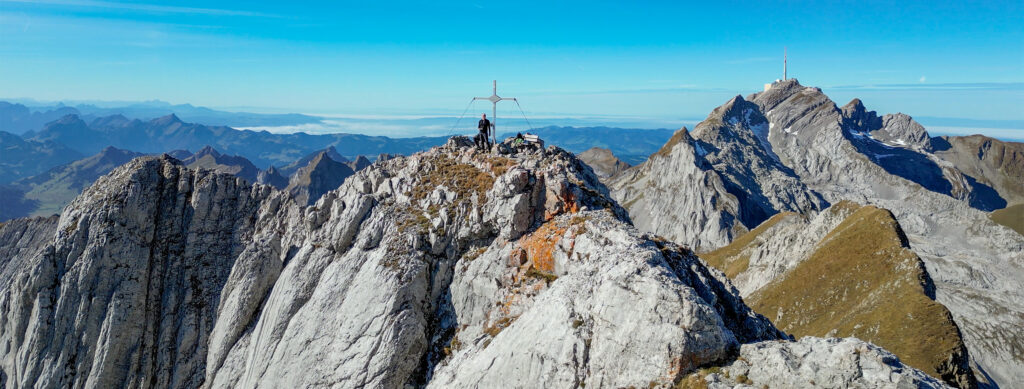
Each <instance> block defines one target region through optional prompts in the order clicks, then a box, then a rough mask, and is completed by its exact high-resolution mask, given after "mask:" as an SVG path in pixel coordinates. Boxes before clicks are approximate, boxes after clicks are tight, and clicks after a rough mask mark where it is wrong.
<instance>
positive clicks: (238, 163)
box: [168, 115, 260, 182]
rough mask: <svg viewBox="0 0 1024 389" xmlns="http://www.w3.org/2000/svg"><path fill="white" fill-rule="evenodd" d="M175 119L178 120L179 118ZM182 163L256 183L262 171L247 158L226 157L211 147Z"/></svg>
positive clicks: (204, 148) (203, 149)
mask: <svg viewBox="0 0 1024 389" xmlns="http://www.w3.org/2000/svg"><path fill="white" fill-rule="evenodd" d="M172 116H173V115H172ZM174 119H177V117H175V118H174ZM168 120H169V119H168ZM179 122H180V121H179ZM181 162H182V163H184V164H185V165H187V166H188V167H190V168H193V169H210V170H216V171H219V172H222V173H228V174H233V175H235V176H237V177H240V178H242V179H245V180H246V181H248V182H256V175H257V174H259V171H260V169H258V168H256V165H253V164H252V162H249V160H248V159H245V157H240V156H237V155H224V154H221V153H219V152H217V150H214V149H213V147H210V146H206V147H203V148H202V149H201V150H199V151H197V152H196V153H195V154H192V155H191V156H189V157H188V158H185V159H183V160H181Z"/></svg>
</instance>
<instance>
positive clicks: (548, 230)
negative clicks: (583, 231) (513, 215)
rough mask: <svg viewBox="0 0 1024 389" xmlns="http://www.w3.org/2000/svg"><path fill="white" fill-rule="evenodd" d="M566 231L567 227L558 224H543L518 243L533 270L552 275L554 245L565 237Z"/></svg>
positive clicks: (553, 268)
mask: <svg viewBox="0 0 1024 389" xmlns="http://www.w3.org/2000/svg"><path fill="white" fill-rule="evenodd" d="M568 229H569V228H568V227H567V226H561V225H559V224H558V223H545V224H544V225H542V226H540V227H539V228H537V230H536V231H534V232H533V233H531V234H530V235H528V236H526V237H524V238H522V239H521V240H520V241H519V245H520V247H522V248H523V249H525V250H526V256H527V258H528V261H529V263H530V264H531V265H532V266H533V268H534V269H536V270H537V271H541V272H546V273H554V271H555V259H554V254H553V252H554V250H555V245H556V244H558V241H559V240H561V239H562V237H564V236H565V232H566V231H567V230H568Z"/></svg>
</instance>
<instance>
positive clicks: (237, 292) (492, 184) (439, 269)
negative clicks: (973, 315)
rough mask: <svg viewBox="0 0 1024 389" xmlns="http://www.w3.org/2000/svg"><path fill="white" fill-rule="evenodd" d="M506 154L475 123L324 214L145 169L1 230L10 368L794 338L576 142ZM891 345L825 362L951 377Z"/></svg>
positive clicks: (595, 379) (276, 372)
mask: <svg viewBox="0 0 1024 389" xmlns="http://www.w3.org/2000/svg"><path fill="white" fill-rule="evenodd" d="M498 150H500V151H501V152H502V153H503V154H502V155H494V154H481V153H477V152H476V151H474V149H473V148H472V146H471V142H470V141H469V140H468V139H466V138H460V137H456V138H453V139H452V140H450V141H449V143H448V144H447V145H446V146H443V147H438V148H434V149H432V150H430V151H428V152H423V153H418V154H416V155H413V156H410V157H401V158H396V159H392V160H388V161H384V162H379V163H377V164H375V165H374V166H373V167H371V168H368V169H364V170H362V171H360V172H357V173H356V174H354V175H353V176H351V177H350V178H349V179H348V180H346V181H345V183H344V184H342V185H341V186H340V187H339V188H337V189H335V190H332V191H329V192H327V193H326V194H324V195H323V196H322V197H321V198H320V199H319V200H317V201H316V202H315V203H313V204H312V205H309V206H307V205H305V204H301V203H295V202H293V201H292V200H291V197H290V195H289V194H288V193H285V192H282V191H275V190H273V189H271V188H270V187H267V186H263V185H250V184H248V183H246V182H245V181H243V180H241V179H239V178H236V177H233V176H229V175H226V174H222V173H217V172H213V171H210V170H200V171H193V170H191V169H188V168H186V167H185V166H183V165H181V164H180V163H179V162H177V161H176V160H174V159H172V158H169V157H143V158H139V159H136V160H134V161H133V162H131V163H129V164H127V165H125V166H122V167H120V168H118V169H116V170H115V171H114V172H112V173H111V174H110V175H108V176H106V177H103V178H101V179H100V180H98V181H97V182H96V183H95V184H94V185H93V186H92V187H90V188H89V189H87V190H86V191H85V192H84V193H83V194H82V195H81V196H79V197H78V198H77V199H76V200H75V201H73V202H72V203H71V204H70V205H69V207H68V208H67V210H66V212H65V213H64V214H63V215H61V217H60V218H59V219H56V218H51V219H22V220H16V221H12V222H9V223H6V224H3V225H0V237H2V238H3V239H4V240H3V241H2V242H0V253H4V254H8V255H9V256H5V257H4V258H7V259H6V260H5V262H2V263H0V266H2V268H0V271H2V274H4V275H5V277H3V279H4V280H5V281H4V282H5V283H2V284H0V310H2V311H3V315H0V343H2V344H6V345H9V346H8V347H5V348H3V349H0V381H2V382H4V383H5V385H7V386H9V387H27V386H36V385H39V386H57V387H112V386H133V387H175V388H179V387H184V388H191V387H198V386H203V387H211V388H212V387H281V386H297V387H307V386H315V387H320V386H337V387H356V386H372V387H397V386H403V385H414V386H420V385H426V386H434V387H477V386H480V385H485V384H487V383H497V384H500V385H507V384H508V383H509V382H515V383H516V385H521V386H524V387H525V386H540V385H551V384H553V383H563V384H565V385H573V384H578V385H579V386H583V385H586V386H589V387H602V386H609V387H618V386H630V385H633V386H648V385H650V384H655V385H663V386H668V385H672V384H675V383H677V382H679V381H680V380H682V379H683V378H684V377H685V376H686V375H688V374H689V373H691V372H693V371H696V370H697V369H698V368H700V367H703V366H710V365H722V364H729V363H730V361H732V360H733V359H734V358H735V357H736V355H743V353H744V351H743V350H744V349H747V348H748V347H747V346H743V347H741V344H752V343H754V342H758V341H769V342H775V341H773V340H772V339H780V338H782V337H783V334H781V333H779V332H778V331H777V330H776V329H775V328H774V326H772V325H771V323H770V322H768V321H767V320H766V319H765V318H764V317H762V316H760V315H757V314H754V313H753V312H752V311H751V310H750V309H749V308H747V306H746V305H745V304H743V302H742V300H741V299H740V297H739V295H738V292H737V291H736V289H735V288H733V287H732V285H731V283H730V282H729V281H728V279H727V278H726V277H725V276H724V275H723V274H722V273H720V272H718V271H715V270H713V269H709V268H707V267H705V266H704V264H703V263H702V262H701V261H700V260H699V259H698V258H697V257H696V256H695V255H693V253H692V252H691V251H689V250H688V249H685V248H683V247H680V246H677V245H675V244H672V243H669V242H667V241H664V240H662V239H660V238H657V237H655V236H652V235H648V234H644V233H641V232H639V231H637V230H636V229H635V228H633V227H632V226H630V225H629V224H628V216H627V214H626V212H625V211H624V210H623V209H622V208H620V207H619V206H618V205H617V204H616V203H615V202H614V201H612V200H611V199H610V197H609V195H608V192H607V189H605V188H604V186H602V185H601V184H600V182H599V181H598V180H597V177H596V176H595V175H594V174H593V171H592V170H591V169H590V168H589V167H587V166H586V165H584V164H583V163H581V162H580V161H579V160H578V159H576V158H575V157H574V156H573V155H572V154H570V153H568V152H565V151H563V150H560V149H557V148H548V149H546V150H518V151H515V152H513V151H511V150H509V149H507V148H503V147H500V146H499V147H498ZM12 250H14V251H12ZM780 344H781V345H788V346H784V347H801V348H803V349H811V350H816V352H819V353H825V352H827V351H826V350H825V349H823V348H828V347H831V346H829V345H827V344H826V345H818V344H817V343H814V342H808V341H801V342H798V343H792V342H784V343H780ZM765 347H768V346H765ZM747 355H749V357H748V358H745V360H746V362H747V363H750V364H752V365H758V366H759V365H760V364H761V363H762V362H766V363H767V361H769V360H770V358H774V357H769V356H765V357H763V358H762V357H757V356H755V354H749V353H748V354H747ZM790 359H791V360H798V361H804V362H806V363H811V360H810V359H805V358H804V357H803V356H791V357H790ZM883 359H884V360H885V361H886V363H884V364H880V365H877V366H876V365H869V364H862V365H856V364H839V365H836V366H828V367H821V369H822V370H827V371H830V372H831V373H830V374H833V375H836V376H842V377H858V376H864V377H875V376H876V375H872V374H874V373H878V374H883V373H884V375H885V376H887V377H890V378H893V379H896V378H899V377H904V376H906V377H911V378H913V377H917V378H914V379H917V381H915V382H922V383H926V384H927V383H933V382H934V381H928V377H927V376H925V375H923V374H922V373H920V372H916V373H915V371H913V369H910V368H907V367H905V366H903V365H902V364H900V363H899V362H898V361H896V360H895V359H892V358H883ZM732 363H733V364H735V362H732ZM866 372H874V373H872V374H865V373H866ZM822 374H825V373H822ZM752 376H753V375H752ZM900 379H903V378H900ZM908 379H910V378H908ZM870 382H875V381H870ZM877 382H881V381H877Z"/></svg>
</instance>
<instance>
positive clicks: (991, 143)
mask: <svg viewBox="0 0 1024 389" xmlns="http://www.w3.org/2000/svg"><path fill="white" fill-rule="evenodd" d="M932 141H933V142H934V143H935V144H937V147H936V150H935V155H936V156H937V157H939V158H941V159H942V160H944V161H947V162H949V163H952V164H953V166H956V168H957V169H959V170H960V171H962V172H964V174H966V175H969V176H971V177H974V178H976V179H977V180H978V181H979V182H981V183H982V184H985V185H989V186H991V187H992V188H993V189H995V190H996V191H997V192H999V195H1000V196H1002V198H1004V199H1006V202H1007V203H1008V204H1024V143H1020V142H1004V141H1001V140H998V139H993V138H989V137H987V136H984V135H970V136H943V137H938V138H933V140H932Z"/></svg>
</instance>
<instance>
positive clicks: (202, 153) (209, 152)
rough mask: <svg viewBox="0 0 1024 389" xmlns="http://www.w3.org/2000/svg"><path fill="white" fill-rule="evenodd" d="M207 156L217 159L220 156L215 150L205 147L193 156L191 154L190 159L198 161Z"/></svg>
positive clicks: (211, 147)
mask: <svg viewBox="0 0 1024 389" xmlns="http://www.w3.org/2000/svg"><path fill="white" fill-rule="evenodd" d="M207 155H212V156H213V157H214V158H219V157H220V156H221V153H220V152H218V151H217V149H214V148H213V146H210V145H206V146H204V147H203V148H201V149H199V151H196V153H195V154H192V157H193V158H194V159H199V158H202V157H204V156H207Z"/></svg>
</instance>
